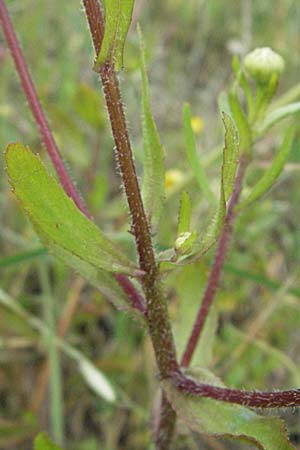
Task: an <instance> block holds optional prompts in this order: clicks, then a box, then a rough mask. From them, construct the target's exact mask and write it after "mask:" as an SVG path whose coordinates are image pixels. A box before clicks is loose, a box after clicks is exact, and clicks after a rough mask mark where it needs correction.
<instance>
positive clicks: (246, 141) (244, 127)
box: [228, 85, 252, 153]
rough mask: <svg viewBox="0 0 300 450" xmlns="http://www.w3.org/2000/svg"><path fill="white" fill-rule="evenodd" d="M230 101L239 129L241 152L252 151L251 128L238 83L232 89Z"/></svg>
mask: <svg viewBox="0 0 300 450" xmlns="http://www.w3.org/2000/svg"><path fill="white" fill-rule="evenodd" d="M228 101H229V105H230V109H231V113H232V116H233V119H234V121H235V123H236V125H237V128H238V131H239V140H240V153H250V151H251V146H252V137H251V129H250V126H249V123H248V120H247V118H246V116H245V113H244V111H243V109H242V106H241V104H240V101H239V99H238V94H237V86H236V85H235V86H233V88H232V89H231V90H230V92H229V95H228Z"/></svg>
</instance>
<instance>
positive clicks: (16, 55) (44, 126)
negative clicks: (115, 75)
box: [0, 0, 145, 313]
mask: <svg viewBox="0 0 300 450" xmlns="http://www.w3.org/2000/svg"><path fill="white" fill-rule="evenodd" d="M0 20H1V23H2V28H3V32H4V35H5V38H6V41H7V44H8V46H9V49H10V52H11V55H12V57H13V59H14V62H15V65H16V68H17V71H18V73H19V77H20V80H21V83H22V86H23V90H24V93H25V95H26V97H27V100H28V103H29V106H30V108H31V111H32V114H33V116H34V118H35V120H36V123H37V124H38V127H39V130H40V133H41V135H42V138H43V141H44V144H45V147H46V150H47V152H48V154H49V156H50V158H51V160H52V163H53V166H54V168H55V170H56V173H57V175H58V177H59V179H60V182H61V184H62V186H63V188H64V190H65V192H66V194H67V195H68V196H69V197H71V198H72V199H73V201H74V203H75V204H76V205H77V207H78V208H79V209H80V210H81V211H82V212H83V214H85V215H86V216H87V217H88V218H89V219H92V215H91V214H90V212H89V211H88V209H87V208H86V206H85V204H84V202H83V200H82V199H81V197H80V195H79V194H78V192H77V190H76V188H75V186H74V184H73V182H72V180H71V178H70V176H69V174H68V172H67V170H66V168H65V166H64V163H63V161H62V158H61V155H60V152H59V150H58V147H57V145H56V142H55V140H54V137H53V134H52V132H51V129H50V127H49V124H48V121H47V119H46V116H45V113H44V111H43V108H42V106H41V104H40V101H39V99H38V95H37V92H36V89H35V87H34V84H33V81H32V79H31V76H30V73H29V70H28V67H27V63H26V60H25V58H24V55H23V52H22V50H21V47H20V44H19V41H18V38H17V36H16V33H15V31H14V26H13V23H12V21H11V19H10V17H9V14H8V11H7V8H6V6H5V2H4V0H0ZM99 30H100V31H101V27H97V29H96V30H95V33H96V34H97V33H98V32H99ZM116 279H117V281H118V283H119V284H120V286H121V287H122V288H123V290H124V292H125V293H127V294H128V296H129V299H130V300H131V301H132V304H133V306H134V307H136V308H137V309H139V310H140V311H141V312H143V310H144V304H145V301H144V299H143V298H142V297H141V295H140V294H139V293H138V291H137V290H136V289H135V286H134V285H133V284H132V283H131V281H130V280H129V279H128V278H126V277H125V276H123V275H117V276H116ZM139 302H140V303H139ZM143 313H145V312H143Z"/></svg>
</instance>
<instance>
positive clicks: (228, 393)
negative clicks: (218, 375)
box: [172, 373, 300, 408]
mask: <svg viewBox="0 0 300 450" xmlns="http://www.w3.org/2000/svg"><path fill="white" fill-rule="evenodd" d="M172 380H173V382H174V385H175V387H176V389H178V390H179V391H182V392H185V393H188V394H192V395H197V396H200V397H209V398H212V399H214V400H218V401H222V402H227V403H236V404H238V405H243V406H250V407H253V408H286V407H295V406H300V389H292V390H289V391H281V392H251V391H241V390H239V389H228V388H223V387H218V386H212V385H209V384H201V383H198V382H197V381H195V380H193V379H192V378H189V377H187V376H185V375H183V374H180V373H177V374H174V376H173V377H172Z"/></svg>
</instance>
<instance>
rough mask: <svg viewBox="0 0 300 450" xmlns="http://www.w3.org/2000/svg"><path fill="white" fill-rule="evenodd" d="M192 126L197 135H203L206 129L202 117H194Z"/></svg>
mask: <svg viewBox="0 0 300 450" xmlns="http://www.w3.org/2000/svg"><path fill="white" fill-rule="evenodd" d="M191 125H192V129H193V132H194V133H195V134H201V133H202V130H203V128H204V121H203V119H202V117H200V116H194V117H192V120H191Z"/></svg>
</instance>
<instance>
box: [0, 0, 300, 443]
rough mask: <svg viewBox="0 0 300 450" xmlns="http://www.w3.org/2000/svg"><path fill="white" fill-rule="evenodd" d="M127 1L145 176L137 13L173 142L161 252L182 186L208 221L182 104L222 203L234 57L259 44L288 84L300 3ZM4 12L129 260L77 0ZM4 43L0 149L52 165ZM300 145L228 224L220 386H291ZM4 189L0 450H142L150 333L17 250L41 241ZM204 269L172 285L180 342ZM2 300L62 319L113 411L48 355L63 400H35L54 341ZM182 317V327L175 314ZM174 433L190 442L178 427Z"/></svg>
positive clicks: (87, 187) (79, 172)
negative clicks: (97, 373) (18, 148)
mask: <svg viewBox="0 0 300 450" xmlns="http://www.w3.org/2000/svg"><path fill="white" fill-rule="evenodd" d="M136 3H137V7H136V11H135V13H134V24H133V25H132V27H131V32H130V34H129V39H128V43H127V47H126V53H125V66H126V70H125V73H124V74H123V75H122V76H121V78H122V88H123V93H124V94H123V96H124V101H125V104H126V107H127V115H128V121H129V124H130V129H131V135H132V138H133V144H134V149H135V157H136V162H137V166H138V170H140V168H141V165H142V156H141V145H142V142H141V136H142V130H141V120H140V114H141V107H140V97H141V82H140V72H139V65H138V58H139V42H138V36H137V32H136V23H137V19H138V20H139V22H140V25H141V27H142V30H143V33H144V39H145V42H146V43H147V55H146V56H147V65H148V72H149V80H150V86H151V98H152V106H153V110H154V113H155V118H156V122H157V124H158V127H159V131H160V134H161V136H162V143H163V145H164V147H165V149H166V166H167V169H168V172H167V178H166V186H167V194H168V197H167V207H166V210H165V211H164V217H163V221H162V224H163V227H162V229H161V234H160V236H159V246H160V248H161V250H164V249H165V248H167V247H168V246H170V245H172V244H173V241H174V239H175V237H176V221H177V215H178V209H179V195H178V191H179V189H181V188H182V186H183V185H184V186H185V188H186V190H187V191H188V193H189V195H190V197H191V202H192V206H193V210H194V215H193V219H192V220H193V222H194V225H195V224H197V229H199V228H203V229H204V227H205V225H206V218H207V217H208V213H209V212H211V205H210V203H209V202H208V201H207V200H206V198H205V197H203V195H202V194H201V195H200V194H199V188H198V185H197V180H196V179H195V178H194V176H193V174H192V172H191V171H190V168H189V166H188V163H187V161H186V157H185V150H184V133H183V129H182V106H183V103H184V102H185V101H189V102H190V103H191V109H192V116H193V123H194V130H195V131H196V133H197V144H198V149H199V152H200V154H201V155H202V158H203V164H204V166H205V167H206V170H207V173H208V175H209V180H210V182H211V185H210V187H211V190H212V191H213V192H214V193H215V194H216V195H217V190H218V180H219V178H218V176H219V170H220V161H221V159H220V156H221V148H219V144H220V142H221V140H222V133H223V131H222V123H221V118H220V115H219V113H218V104H217V99H218V96H219V94H220V92H221V91H222V90H223V89H224V88H226V87H227V86H228V84H229V82H230V73H231V58H232V53H233V52H238V53H239V54H241V55H242V54H244V53H246V52H247V51H248V50H249V49H251V48H253V47H255V46H265V45H270V46H272V47H273V48H274V49H275V50H276V51H278V52H279V53H280V54H281V55H282V56H283V57H284V58H285V60H286V65H287V70H286V74H285V75H284V76H283V77H282V79H281V84H280V87H279V92H280V91H283V90H286V89H287V88H288V87H289V86H292V85H293V84H295V83H296V82H297V80H298V74H299V69H300V67H299V66H300V61H299V58H298V55H299V50H300V30H299V26H298V25H299V20H300V5H299V2H297V1H296V0H294V1H293V0H281V1H280V2H277V4H276V8H275V7H274V2H271V1H270V0H265V1H264V2H261V1H258V0H252V1H251V0H241V1H240V2H239V3H238V4H237V2H235V1H233V0H230V1H228V2H226V7H225V6H224V2H223V1H221V0H212V1H210V2H205V1H204V0H186V1H182V0H176V1H175V0H165V1H164V2H161V1H159V0H152V1H151V2H150V1H143V0H140V1H137V2H136ZM7 4H8V6H9V10H10V12H11V14H12V16H13V20H14V23H15V26H16V28H17V30H18V33H19V37H20V39H21V42H22V47H23V49H24V52H25V55H26V57H27V60H28V63H29V66H30V68H31V72H32V75H33V78H34V80H35V82H36V84H37V86H38V91H39V94H40V97H41V99H42V103H43V106H44V107H45V109H46V111H47V114H48V117H49V119H50V122H51V124H52V127H53V130H54V133H55V137H56V139H57V142H58V144H59V147H60V148H61V151H62V153H63V155H64V157H65V160H66V161H68V165H69V166H70V168H71V172H72V174H73V178H74V179H76V180H77V182H78V186H79V187H80V189H81V191H82V193H83V195H84V196H85V198H86V199H87V201H88V204H89V207H90V209H91V210H92V212H93V214H94V216H95V218H96V220H97V221H98V223H100V224H101V228H102V229H104V230H105V231H106V233H107V234H109V235H111V236H114V237H115V238H118V239H119V240H120V242H122V244H123V245H124V246H126V247H127V248H128V253H129V254H130V252H134V247H133V245H132V239H131V238H130V235H129V234H128V227H129V225H128V223H129V221H128V214H127V211H126V208H125V206H124V205H125V202H124V198H123V197H122V196H120V195H119V194H120V189H119V186H120V180H119V178H118V176H117V175H116V174H115V167H114V162H113V151H112V149H113V144H112V139H111V135H110V129H109V123H108V121H107V119H106V111H105V109H104V107H103V103H102V96H101V92H100V85H99V82H98V80H97V76H96V75H95V73H94V72H93V71H92V70H91V68H92V63H93V51H92V46H91V42H90V37H89V33H88V31H87V26H86V19H85V17H84V14H83V13H82V11H81V9H80V6H79V2H78V1H77V0H69V1H68V2H58V1H57V0H52V1H51V2H47V4H46V2H45V1H38V0H24V1H23V2H18V1H13V0H11V1H8V2H7ZM237 5H238V6H237ZM1 42H2V43H1ZM0 43H1V48H0V65H1V84H0V116H1V121H0V140H1V148H2V149H4V148H5V146H6V144H7V142H11V141H15V140H20V141H22V142H23V143H26V144H28V145H30V146H31V148H32V149H35V150H36V151H38V152H39V153H40V154H41V155H42V158H43V160H44V161H47V156H46V154H45V151H44V149H43V148H42V147H41V144H40V137H39V135H38V132H37V129H36V126H35V123H34V122H33V120H32V118H31V114H30V112H29V110H28V106H27V104H26V102H25V101H24V95H23V92H22V90H21V88H20V84H19V81H18V79H17V76H16V74H15V71H14V67H13V63H12V61H11V58H10V56H9V54H8V53H7V52H6V51H5V48H4V47H5V45H4V43H3V41H0ZM283 127H284V124H283V125H281V126H280V127H277V130H278V139H277V134H276V133H273V134H272V137H268V138H266V139H265V140H264V141H263V142H262V143H261V144H260V145H259V147H258V149H257V152H258V154H257V158H256V161H257V162H256V163H255V166H254V167H253V169H252V171H251V172H250V173H249V182H250V181H253V180H254V179H257V178H259V176H260V174H261V169H262V168H265V167H266V166H267V165H268V161H269V160H270V156H271V155H272V154H273V149H274V148H277V147H278V143H279V142H280V132H281V131H282V128H283ZM297 144H298V145H297ZM297 148H298V149H299V130H298V136H297V138H296V140H295V148H294V149H293V150H292V153H291V156H290V160H289V162H288V164H287V166H286V168H285V170H284V174H283V175H282V176H281V178H280V181H279V183H277V185H276V186H275V187H274V189H273V190H272V192H271V193H270V194H269V195H268V196H266V197H265V198H264V199H263V200H261V201H260V202H258V203H257V204H255V205H254V206H253V208H251V209H249V210H247V211H245V212H244V213H243V214H241V216H240V217H239V219H238V221H237V224H236V235H235V239H234V241H233V245H232V249H231V252H230V256H229V258H228V259H227V265H226V270H225V274H224V277H223V281H222V286H221V288H222V289H220V290H219V292H218V296H217V302H216V307H217V310H218V312H219V314H220V321H219V324H218V329H217V337H216V342H215V346H214V347H215V351H214V355H213V359H212V360H211V355H205V354H204V353H203V352H202V354H201V357H202V358H204V359H205V358H206V362H208V361H210V364H211V365H212V366H214V368H215V369H214V370H215V371H216V372H217V373H218V375H220V376H221V377H222V378H223V380H224V382H225V383H226V384H227V385H232V386H235V387H241V388H244V387H247V388H249V389H254V388H261V389H264V388H265V387H266V386H268V388H272V389H276V388H291V387H295V386H299V384H300V382H299V381H300V372H299V360H300V358H299V354H300V348H299V347H300V346H299V337H300V336H299V319H298V317H299V297H300V285H299V274H298V272H297V266H298V262H299V243H300V232H299V224H298V222H299V219H298V216H299V206H298V205H299V200H300V193H299V181H298V180H299V168H300V156H299V152H298V151H297ZM49 168H50V164H49ZM1 185H2V189H1V197H0V214H1V230H0V245H1V258H2V259H1V260H0V270H1V279H0V280H1V281H0V285H1V291H0V309H1V315H0V336H1V339H0V447H1V448H3V449H5V450H9V449H16V448H18V450H23V449H24V450H27V449H29V448H32V439H33V437H34V436H35V435H36V433H37V431H38V430H40V429H45V430H48V431H49V430H50V433H51V434H52V435H53V434H54V437H55V433H57V430H61V429H63V435H64V438H65V443H66V445H65V446H66V447H67V446H68V447H69V448H72V449H74V450H85V449H88V450H93V449H96V448H99V442H101V443H102V447H103V448H104V449H105V450H114V449H124V450H125V449H128V450H132V449H142V448H143V449H144V448H145V449H146V448H148V445H149V444H148V442H149V431H148V430H149V427H148V422H149V413H148V411H149V408H150V405H151V401H152V399H153V396H154V395H155V392H156V379H155V377H154V376H153V356H152V351H151V348H150V345H149V342H148V339H147V338H145V336H144V331H143V329H142V328H141V326H140V325H139V323H138V322H133V321H132V320H130V319H129V317H128V316H127V315H126V314H121V313H117V312H116V311H115V310H114V309H113V308H112V307H111V306H110V305H109V304H108V303H107V302H106V301H105V300H104V299H103V298H102V297H101V295H100V294H99V293H98V292H96V291H95V290H94V289H92V288H91V287H89V286H88V285H86V284H85V283H84V282H83V281H82V280H81V279H80V278H79V277H78V276H76V275H75V274H74V273H72V272H71V271H69V269H67V268H66V267H64V266H63V265H61V264H59V263H58V262H56V261H54V260H53V259H51V258H50V257H48V256H46V255H45V254H44V253H43V254H42V253H40V254H39V255H38V256H37V255H35V257H34V258H33V257H32V255H29V254H27V255H25V257H24V252H31V251H32V250H34V249H37V248H39V247H40V244H39V242H38V241H37V238H36V236H35V234H34V232H33V230H32V228H31V226H30V225H29V223H28V222H27V220H26V219H25V217H24V215H23V213H22V211H21V210H20V208H19V206H18V205H17V204H16V202H15V201H14V200H13V198H12V196H11V194H10V188H9V186H8V183H7V179H6V177H5V176H4V173H3V171H2V173H1ZM191 228H193V226H192V227H191ZM20 254H22V255H23V258H20V256H17V257H16V258H13V259H11V255H20ZM210 262H211V254H210V253H209V254H208V255H207V256H206V257H205V258H204V259H203V260H202V261H201V263H199V264H197V265H196V266H194V267H189V268H186V269H185V271H186V273H185V274H184V275H185V276H183V275H182V276H181V277H180V278H178V277H176V275H174V276H170V278H169V279H168V288H169V298H170V310H171V314H172V317H173V318H174V320H175V321H177V322H178V323H177V327H178V333H179V335H182V336H185V335H186V333H187V330H185V325H190V323H191V319H190V317H193V314H194V312H193V307H195V309H196V305H197V300H198V301H199V299H200V295H201V291H202V289H203V286H204V283H205V276H204V275H205V273H207V271H208V269H209V265H210ZM199 274H201V275H199ZM202 274H203V275H202ZM5 292H6V293H8V294H9V296H10V299H15V300H16V301H17V302H18V304H19V305H21V306H22V307H23V308H24V309H25V311H27V313H31V314H34V315H37V316H39V317H40V318H41V319H42V320H43V321H44V322H46V323H48V326H51V320H53V319H55V321H59V320H60V319H61V317H62V316H63V317H65V316H66V317H69V318H70V317H71V319H72V320H71V323H70V325H69V326H68V332H67V335H66V338H65V339H66V341H67V342H68V343H69V344H71V345H72V346H73V347H76V348H77V349H79V350H80V351H81V352H82V354H84V355H85V356H87V357H89V358H90V360H92V361H93V362H94V364H95V365H96V366H97V367H98V368H99V369H100V370H101V371H102V372H103V373H105V375H106V377H107V378H108V379H109V381H110V382H111V384H112V385H113V386H114V389H115V391H116V393H117V395H118V402H116V403H109V402H107V401H106V400H104V399H103V397H102V396H99V395H96V394H95V393H94V392H93V391H92V390H91V389H90V387H89V385H88V383H86V382H85V380H84V379H83V378H82V376H81V374H80V371H79V369H78V364H77V362H76V361H75V360H74V359H70V358H69V357H67V356H66V355H65V353H63V354H62V356H61V357H60V358H58V355H56V362H57V370H56V371H54V372H53V374H52V387H53V385H54V384H55V385H56V386H58V387H59V385H60V383H61V384H62V389H63V403H62V402H60V400H59V392H56V394H55V393H54V394H55V395H54V396H53V391H50V395H49V394H48V396H45V397H44V396H42V395H41V392H43V386H44V384H45V382H44V378H45V369H44V361H45V357H47V356H49V355H50V357H51V354H50V351H51V343H50V342H45V339H46V338H45V336H44V337H43V338H42V339H41V334H40V333H37V331H36V330H35V329H34V328H32V326H31V324H30V321H28V317H27V319H26V317H25V318H24V316H22V315H20V314H19V313H17V312H16V310H14V309H13V308H12V304H11V303H10V306H9V305H8V306H7V303H9V301H8V299H7V297H5V295H4V294H5ZM5 299H6V300H5ZM5 305H6V306H5ZM66 305H68V307H69V308H70V305H75V307H74V309H75V312H74V314H71V313H70V309H69V310H67V313H63V311H64V308H65V307H66ZM53 311H54V313H55V314H54V315H55V317H53V314H52V313H53ZM49 314H50V316H49ZM182 317H187V320H186V321H184V320H181V321H180V320H179V319H180V318H182ZM52 325H53V323H52ZM46 349H48V350H49V352H47V351H46ZM52 357H53V355H52ZM196 357H197V355H196ZM59 368H60V369H59ZM53 377H54V379H53ZM12 380H13V382H12ZM50 381H51V378H50ZM50 388H51V383H50ZM125 392H126V394H125ZM49 405H51V406H50V407H49ZM53 408H54V411H55V408H56V411H57V412H58V415H57V417H60V414H59V409H60V408H62V409H63V413H64V414H63V416H64V423H58V424H57V423H56V424H55V423H53V416H52V421H51V420H50V418H49V415H50V417H51V414H53ZM49 411H52V413H51V412H49ZM282 415H283V416H287V423H288V424H289V427H290V429H289V431H290V435H291V436H292V437H293V442H294V443H295V444H297V442H299V441H300V433H299V414H298V413H297V412H296V413H293V412H288V413H285V412H283V413H282ZM49 423H51V425H49ZM55 430H56V431H55ZM181 431H182V432H183V433H184V429H183V428H182V429H181ZM186 439H187V438H185V437H184V436H182V437H181V438H179V439H178V441H177V443H176V446H177V447H176V448H178V449H186V448H189V449H191V450H193V449H196V448H203V449H206V448H207V449H229V448H230V449H235V448H236V449H247V448H250V446H249V445H243V444H240V443H239V444H233V443H231V442H230V443H229V442H225V441H216V440H214V441H213V440H208V439H204V440H203V442H202V441H201V444H200V439H199V438H198V437H195V438H189V441H188V442H187V440H186Z"/></svg>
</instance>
